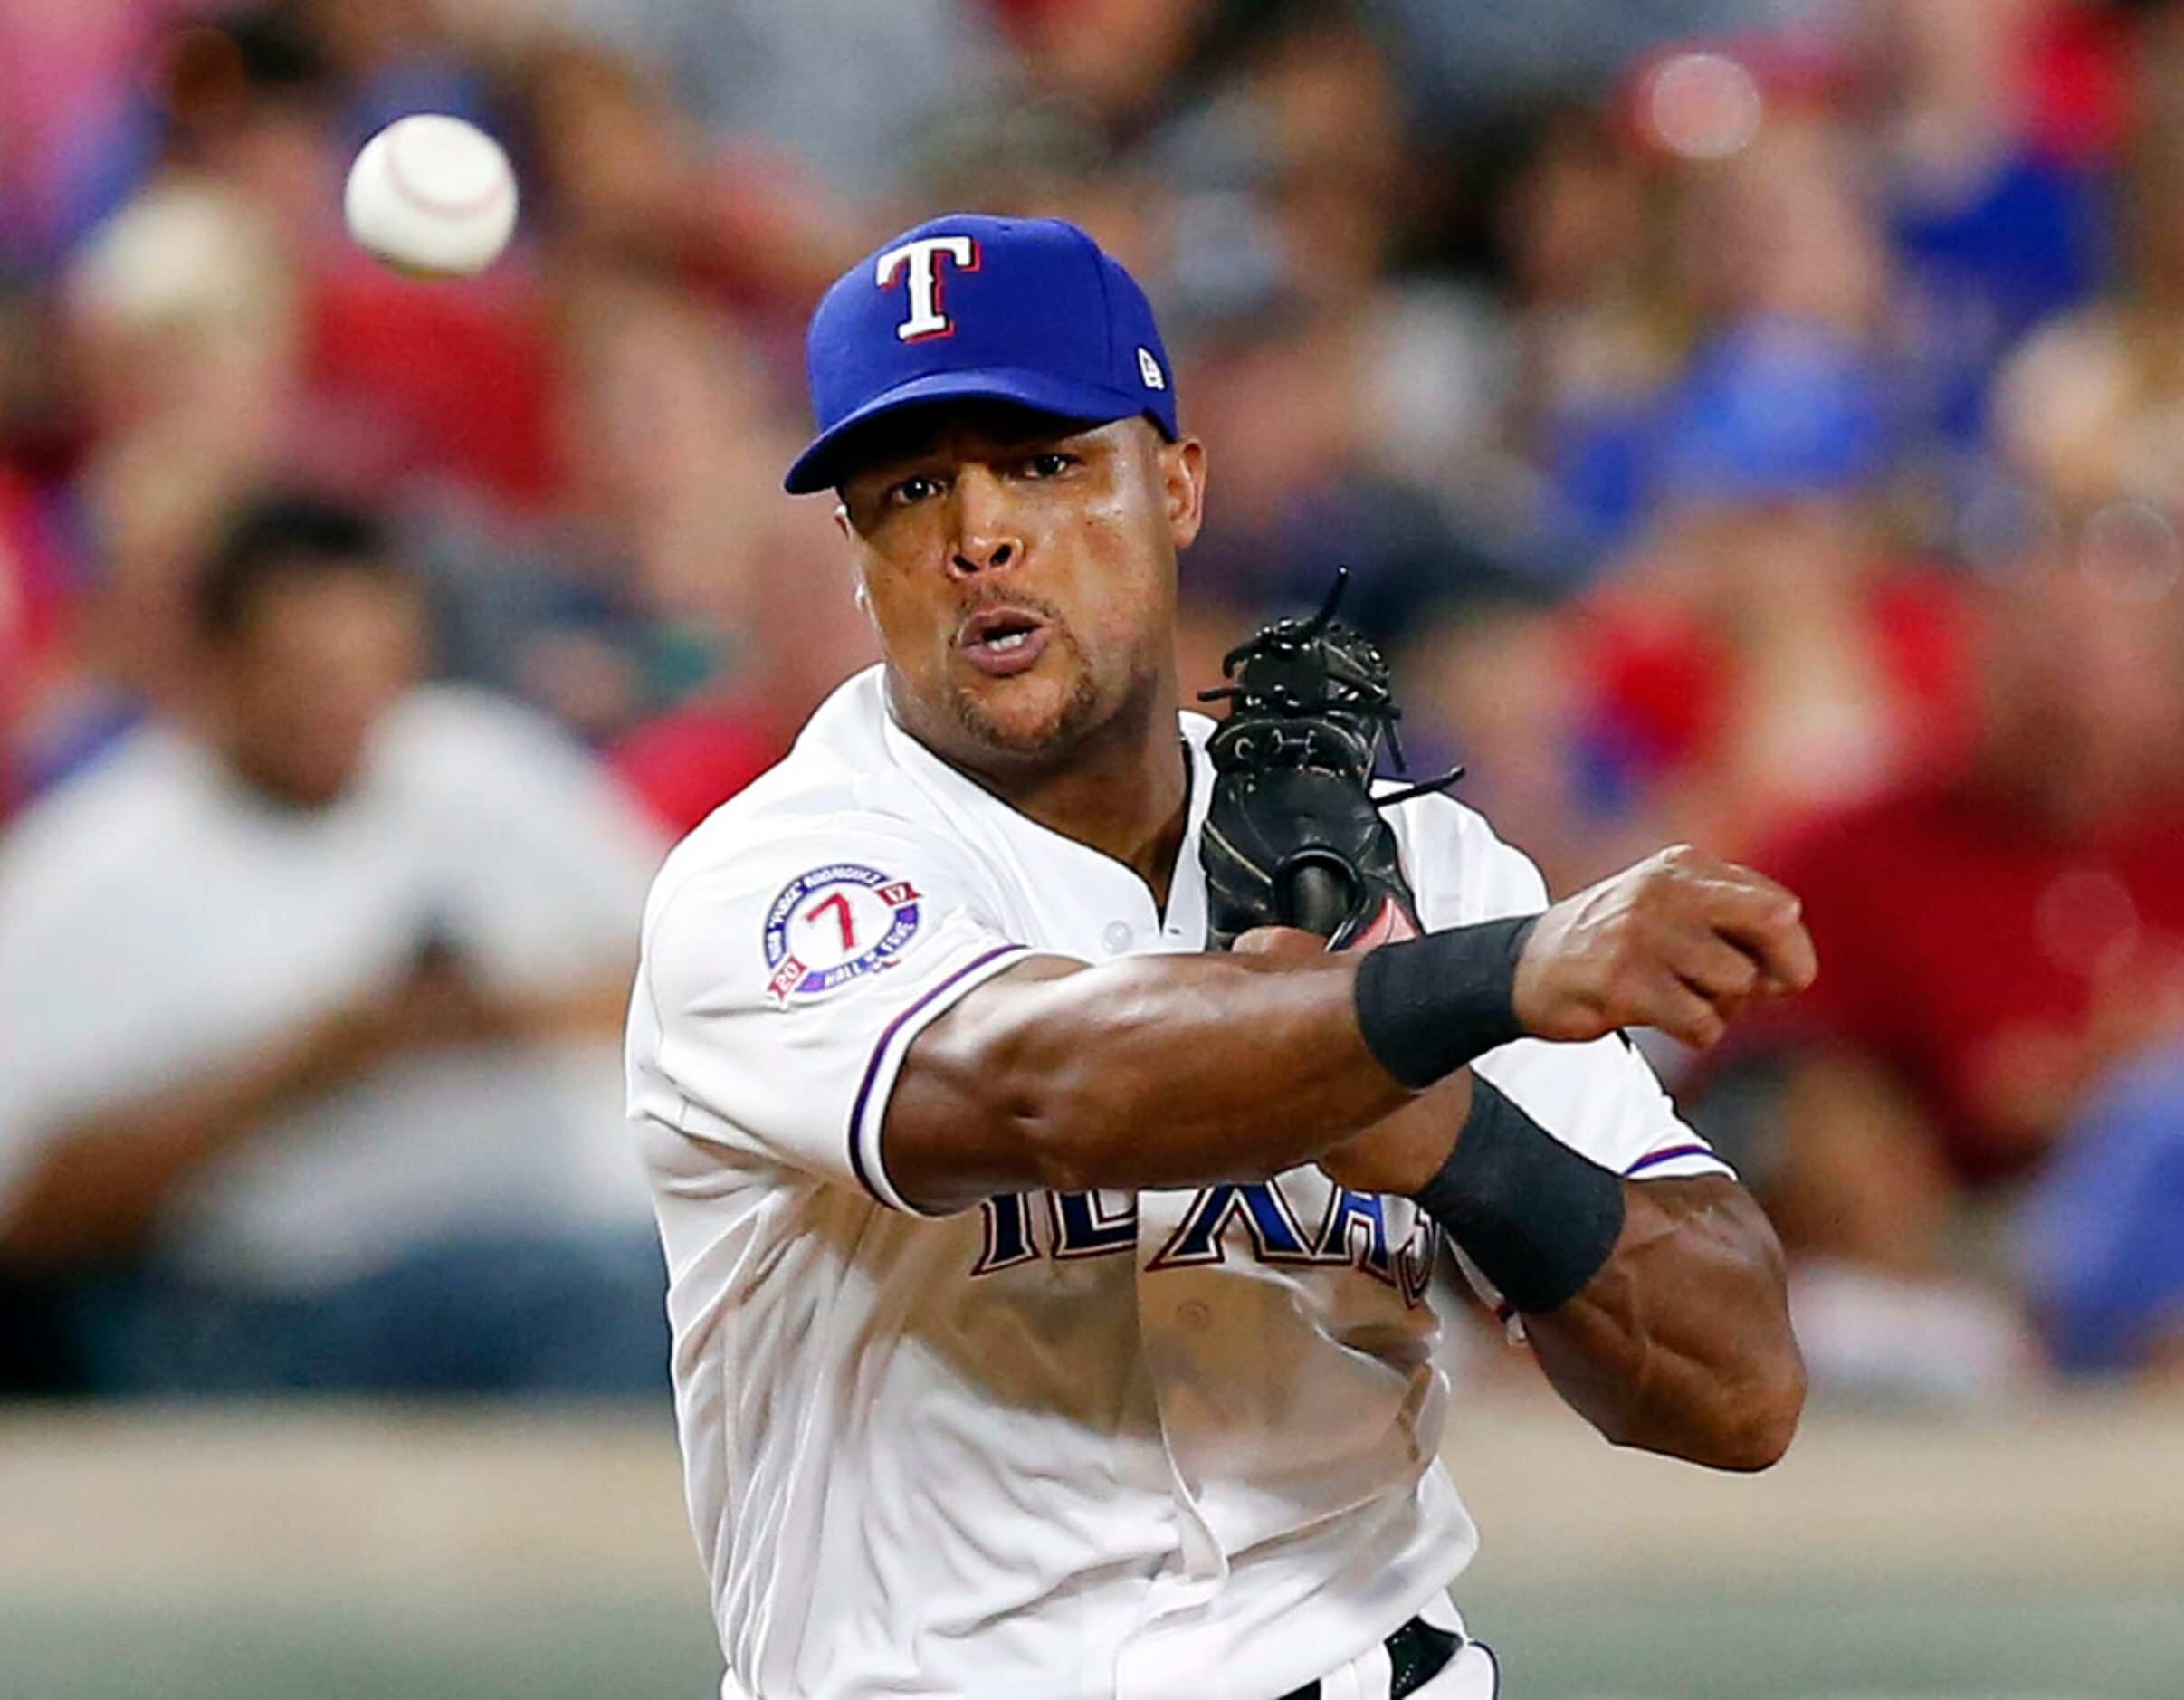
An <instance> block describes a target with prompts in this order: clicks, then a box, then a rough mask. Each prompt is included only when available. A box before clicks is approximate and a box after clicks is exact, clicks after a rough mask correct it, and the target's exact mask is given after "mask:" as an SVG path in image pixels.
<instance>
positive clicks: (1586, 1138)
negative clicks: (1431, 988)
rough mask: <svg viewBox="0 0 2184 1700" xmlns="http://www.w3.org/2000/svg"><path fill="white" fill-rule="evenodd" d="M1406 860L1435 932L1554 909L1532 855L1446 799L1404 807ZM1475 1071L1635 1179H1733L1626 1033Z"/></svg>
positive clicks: (1553, 1129)
mask: <svg viewBox="0 0 2184 1700" xmlns="http://www.w3.org/2000/svg"><path fill="white" fill-rule="evenodd" d="M1403 839H1404V854H1405V858H1406V862H1407V866H1408V867H1409V869H1410V872H1411V875H1412V879H1413V883H1415V884H1416V887H1417V893H1418V903H1419V909H1420V912H1421V918H1422V919H1423V920H1424V921H1425V922H1426V925H1427V926H1428V927H1429V928H1436V929H1437V928H1443V927H1462V926H1470V925H1473V924H1475V923H1477V922H1482V921H1494V920H1499V919H1501V918H1502V917H1504V916H1508V915H1526V914H1533V913H1536V912H1539V911H1540V910H1542V909H1545V908H1546V907H1547V905H1548V903H1549V902H1550V897H1549V895H1548V891H1547V882H1546V881H1545V880H1544V879H1542V878H1541V877H1540V870H1539V869H1538V867H1537V866H1535V865H1534V864H1533V863H1532V860H1531V857H1530V856H1528V855H1525V854H1524V853H1523V852H1522V851H1521V850H1518V849H1516V848H1514V847H1513V846H1512V845H1507V844H1504V843H1503V842H1502V840H1501V839H1500V838H1498V837H1496V836H1494V832H1493V828H1492V827H1491V826H1488V825H1487V824H1486V822H1485V820H1484V819H1483V817H1480V816H1479V815H1477V814H1475V813H1473V811H1472V810H1469V809H1466V808H1464V807H1460V806H1459V805H1457V804H1454V803H1452V802H1450V801H1448V800H1447V799H1446V798H1444V797H1426V798H1421V799H1420V800H1419V802H1418V803H1415V804H1411V805H1409V806H1407V807H1406V808H1405V810H1404V821H1403ZM1473 1067H1474V1068H1475V1069H1476V1070H1477V1072H1478V1073H1479V1074H1480V1075H1481V1076H1483V1078H1484V1079H1486V1080H1489V1081H1492V1082H1493V1084H1494V1085H1495V1086H1496V1087H1498V1088H1499V1089H1500V1090H1501V1091H1502V1094H1504V1095H1505V1096H1507V1097H1508V1098H1509V1099H1510V1101H1511V1102H1512V1103H1514V1104H1516V1105H1517V1107H1518V1108H1519V1109H1521V1110H1522V1111H1523V1112H1524V1113H1525V1114H1527V1115H1529V1116H1530V1117H1531V1119H1532V1120H1533V1121H1535V1122H1538V1123H1539V1124H1540V1126H1541V1127H1543V1128H1545V1129H1546V1130H1547V1131H1548V1132H1550V1133H1552V1134H1553V1135H1554V1136H1555V1137H1556V1138H1557V1139H1559V1140H1560V1141H1562V1142H1563V1143H1564V1144H1566V1145H1568V1146H1569V1147H1570V1148H1571V1149H1572V1150H1573V1151H1578V1152H1580V1153H1582V1154H1583V1155H1585V1156H1587V1157H1589V1158H1591V1159H1592V1160H1593V1161H1595V1162H1596V1163H1598V1164H1599V1165H1601V1167H1603V1168H1605V1169H1611V1170H1614V1171H1615V1172H1616V1173H1617V1174H1619V1175H1626V1176H1630V1177H1632V1178H1634V1179H1667V1178H1670V1177H1675V1176H1686V1175H1705V1174H1732V1173H1733V1172H1734V1171H1733V1170H1731V1168H1730V1166H1729V1165H1728V1164H1727V1163H1725V1162H1723V1161H1722V1160H1721V1158H1720V1157H1718V1156H1716V1155H1715V1154H1714V1151H1713V1148H1712V1146H1710V1145H1708V1144H1707V1142H1706V1141H1704V1140H1702V1139H1701V1138H1700V1137H1699V1135H1698V1134H1697V1133H1696V1132H1693V1130H1692V1129H1691V1127H1690V1126H1689V1125H1687V1124H1686V1123H1685V1122H1684V1121H1683V1118H1682V1117H1680V1116H1679V1115H1677V1113H1676V1110H1675V1105H1674V1103H1671V1102H1670V1101H1669V1096H1668V1094H1667V1093H1666V1092H1664V1091H1663V1090H1662V1087H1661V1083H1660V1081H1659V1079H1658V1078H1656V1077H1655V1074H1654V1072H1653V1068H1652V1066H1651V1065H1649V1064H1648V1063H1647V1062H1646V1060H1645V1057H1644V1056H1642V1055H1639V1053H1638V1050H1637V1047H1636V1046H1634V1045H1632V1044H1631V1043H1630V1041H1629V1040H1628V1039H1626V1038H1625V1037H1623V1036H1621V1035H1620V1034H1614V1035H1610V1036H1608V1037H1607V1038H1602V1039H1595V1040H1593V1041H1591V1042H1590V1043H1589V1044H1584V1045H1558V1044H1551V1043H1549V1042H1548V1041H1546V1040H1543V1039H1520V1040H1518V1041H1517V1042H1516V1043H1515V1044H1513V1045H1505V1046H1502V1047H1501V1048H1500V1049H1498V1050H1494V1051H1490V1052H1488V1053H1487V1054H1486V1055H1483V1056H1482V1057H1480V1058H1479V1059H1478V1061H1477V1062H1476V1063H1474V1064H1473Z"/></svg>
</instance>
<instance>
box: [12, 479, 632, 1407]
mask: <svg viewBox="0 0 2184 1700" xmlns="http://www.w3.org/2000/svg"><path fill="white" fill-rule="evenodd" d="M193 614H194V619H195V629H196V638H195V647H196V657H195V679H194V685H195V690H194V692H193V699H194V700H193V702H192V704H191V706H190V708H189V710H188V711H187V712H177V713H175V714H173V715H170V716H169V717H167V719H166V720H164V721H154V722H152V723H149V724H148V725H146V726H145V727H143V728H142V729H140V730H139V731H137V732H135V733H133V734H131V735H130V736H129V738H128V739H127V740H124V741H123V742H122V743H121V744H120V745H119V747H118V748H117V749H115V750H113V751H112V752H111V753H110V755H108V756H107V757H106V758H105V759H103V760H102V761H101V762H100V764H99V765H97V766H95V767H94V768H92V769H90V770H88V771H87V772H85V773H83V774H81V776H79V777H78V778H75V779H74V780H72V781H71V782H70V783H68V784H66V785H63V786H62V787H61V788H59V789H57V790H55V791H54V792H52V793H51V794H50V795H49V796H48V797H45V798H44V799H43V800H42V801H41V802H40V803H39V804H38V805H37V806H36V807H33V809H32V810H30V811H29V812H28V813H27V814H25V815H24V817H22V818H21V820H20V822H19V823H18V826H17V828H16V830H15V831H14V833H13V835H12V836H10V837H9V839H8V840H7V841H6V842H5V845H0V1008H4V1009H5V1011H6V1016H5V1020H4V1021H0V1258H4V1259H5V1263H6V1265H9V1266H11V1267H13V1268H14V1269H17V1270H28V1271H35V1272H39V1273H41V1274H43V1275H49V1276H50V1275H52V1274H54V1273H56V1272H59V1273H65V1274H67V1275H72V1276H74V1277H79V1278H80V1280H81V1294H82V1296H83V1300H84V1302H83V1304H82V1306H81V1311H82V1318H81V1321H82V1325H83V1327H84V1330H85V1337H84V1339H83V1341H82V1347H83V1350H84V1352H85V1354H86V1356H87V1358H88V1360H89V1361H90V1363H91V1366H92V1374H93V1380H95V1381H96V1382H97V1383H99V1384H100V1385H102V1386H107V1387H111V1388H113V1389H116V1390H146V1391H165V1390H182V1391H187V1390H222V1391H256V1390H271V1389H278V1388H284V1387H312V1388H342V1389H350V1390H403V1391H428V1390H498V1389H510V1388H527V1389H561V1390H583V1391H597V1390H615V1389H624V1388H633V1387H649V1386H651V1385H652V1384H653V1382H654V1381H655V1380H657V1378H658V1377H659V1376H660V1374H661V1368H662V1365H663V1362H664V1352H665V1350H666V1334H665V1330H664V1324H663V1317H662V1313H661V1303H662V1300H661V1294H662V1288H663V1276H662V1273H661V1270H660V1268H659V1265H658V1256H657V1248H656V1246H654V1245H653V1236H652V1232H651V1227H650V1220H649V1212H648V1209H647V1207H646V1204H645V1199H644V1189H643V1186H642V1183H641V1180H640V1179H639V1176H638V1174H637V1171H636V1169H635V1166H634V1162H633V1161H632V1160H631V1159H630V1157H629V1155H628V1153H627V1151H626V1149H625V1143H624V1141H623V1138H622V1126H621V1105H620V1091H619V1066H618V1057H617V1046H616V1044H615V1035H616V1034H617V1033H618V1031H619V1027H620V1023H621V1017H622V1013H623V1008H624V1006H625V1002H626V998H627V988H628V983H629V974H630V966H631V960H632V954H633V940H634V929H635V924H636V920H637V915H638V912H639V908H640V905H641V903H642V901H643V897H644V888H645V884H646V882H647V881H648V879H649V878H650V875H651V874H652V871H653V866H654V864H655V862H656V860H657V854H658V850H659V845H657V843H656V842H655V840H654V839H653V836H652V834H651V833H650V832H649V831H648V830H647V829H646V828H645V827H644V826H643V825H642V824H640V822H639V821H638V819H637V818H636V817H634V814H633V813H632V812H631V810H630V808H629V806H628V805H626V804H625V802H624V801H623V799H622V798H621V797H620V796H619V794H618V793H616V792H615V790H614V789H613V788H611V786H610V785H609V783H608V782H607V781H606V779H605V778H602V777H601V776H600V775H599V774H598V772H597V771H596V769H595V768H594V767H593V765H592V764H591V763H590V761H589V760H588V759H587V758H586V757H585V756H584V755H583V754H582V753H581V752H580V751H579V750H577V748H576V747H575V746H573V745H572V744H570V743H568V742H567V740H565V739H564V738H563V736H562V735H561V734H559V733H558V732H556V731H552V730H550V729H549V728H548V726H547V725H546V724H545V723H544V722H542V721H537V720H534V719H533V718H532V717H531V716H530V715H529V713H528V712H525V711H522V710H520V709H518V708H516V707H514V706H512V705H510V704H508V703H505V702H500V701H498V700H495V699H492V698H491V697H487V696H484V695H482V694H477V693H472V692H459V691H454V690H450V689H445V688H434V687H429V686H425V685H424V684H422V683H420V680H421V678H422V671H423V667H424V659H425V656H424V631H425V621H424V607H423V604H422V599H421V597H420V595H419V593H418V591H417V588H416V587H415V584H414V583H413V581H412V579H411V578H410V576H409V573H408V571H407V569H406V568H405V566H404V565H403V564H402V563H401V562H400V561H399V560H397V559H396V558H395V557H394V556H393V555H392V554H391V552H390V550H389V546H388V545H387V543H386V539H385V536H384V534H383V533H382V532H381V530H380V529H379V528H378V526H377V523H376V522H375V521H374V520H373V519H372V518H371V517H370V516H368V515H367V514H365V513H362V512H358V511H352V510H349V509H346V508H343V507H339V506H336V505H333V504H329V503H326V502H323V501H315V500H311V499H306V498H299V497H273V498H268V499H264V500H262V501H257V502H255V503H253V504H252V505H250V506H249V507H247V508H246V510H245V511H243V513H242V514H241V516H240V517H239V518H238V519H237V521H235V523H234V526H233V528H232V530H230V531H229V533H228V535H227V537H226V538H225V540H224V542H223V543H222V545H221V546H220V547H219V548H218V549H216V550H215V552H214V555H213V558H212V559H211V560H210V562H209V564H208V565H207V567H206V568H205V570H204V572H203V573H202V574H201V575H200V577H199V578H198V580H197V582H196V594H195V600H194V604H193Z"/></svg>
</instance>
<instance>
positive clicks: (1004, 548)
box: [949, 465, 1025, 578]
mask: <svg viewBox="0 0 2184 1700" xmlns="http://www.w3.org/2000/svg"><path fill="white" fill-rule="evenodd" d="M951 497H952V506H953V518H954V525H953V527H952V528H951V530H952V535H951V536H950V538H949V568H950V569H951V570H952V571H954V572H956V573H958V574H959V575H962V576H964V577H967V578H971V577H977V576H978V575H980V574H984V573H991V572H998V571H1001V570H1002V569H1004V568H1010V567H1016V566H1020V565H1021V564H1022V563H1023V560H1024V551H1025V534H1024V528H1023V525H1022V523H1021V516H1020V515H1019V514H1018V512H1017V511H1016V503H1015V502H1014V501H1012V499H1011V497H1010V493H1009V488H1008V483H1007V481H1006V480H1005V479H1002V478H998V477H997V476H995V474H994V473H992V472H991V471H989V470H988V469H987V468H986V467H983V466H978V465H972V466H966V467H965V468H963V469H962V471H961V472H960V473H958V475H957V478H956V481H955V485H954V488H953V490H952V492H951Z"/></svg>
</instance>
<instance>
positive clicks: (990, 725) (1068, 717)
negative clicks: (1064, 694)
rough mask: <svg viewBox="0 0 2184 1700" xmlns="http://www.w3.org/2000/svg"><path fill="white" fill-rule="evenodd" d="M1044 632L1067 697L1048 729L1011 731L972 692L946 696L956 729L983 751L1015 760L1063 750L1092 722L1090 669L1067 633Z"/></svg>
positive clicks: (1096, 699) (1094, 699) (1095, 698)
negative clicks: (1063, 671) (1064, 671)
mask: <svg viewBox="0 0 2184 1700" xmlns="http://www.w3.org/2000/svg"><path fill="white" fill-rule="evenodd" d="M1049 629H1050V630H1052V631H1053V633H1054V639H1053V646H1052V648H1050V650H1049V651H1048V654H1049V655H1051V656H1052V657H1053V658H1054V660H1056V661H1058V662H1061V663H1063V664H1065V665H1066V666H1067V667H1068V668H1069V670H1070V689H1069V697H1068V699H1067V700H1066V701H1065V702H1063V705H1062V710H1061V712H1060V713H1059V714H1057V715H1056V716H1055V717H1054V720H1053V721H1052V722H1051V723H1049V724H1047V725H1044V726H1040V727H1032V728H1026V727H1022V726H1011V725H1008V724H1006V723H1004V722H1003V721H1001V720H999V719H997V718H996V716H995V715H994V714H993V713H991V712H989V711H988V709H987V705H986V703H985V702H983V701H982V700H981V699H980V698H979V697H978V695H977V694H976V693H975V692H969V691H956V692H951V693H950V695H949V706H950V707H951V708H952V709H953V710H954V712H955V716H956V721H957V723H958V725H960V726H961V727H962V728H963V730H964V731H967V732H968V733H969V734H970V735H971V736H972V737H973V738H975V739H977V740H978V741H979V742H980V743H981V744H984V745H985V746H986V747H987V749H989V750H1002V751H1005V752H1006V753H1007V754H1009V755H1014V756H1035V755H1042V754H1046V753H1049V752H1051V751H1053V750H1065V749H1067V748H1068V747H1069V746H1070V745H1072V744H1073V743H1075V742H1076V740H1078V739H1079V738H1081V737H1082V736H1083V734H1084V733H1086V732H1088V731H1092V727H1093V726H1094V724H1095V723H1096V722H1097V721H1098V719H1099V713H1100V689H1099V686H1098V685H1096V684H1094V683H1092V668H1091V667H1090V666H1089V665H1088V664H1086V662H1085V659H1084V652H1083V650H1082V649H1081V648H1079V647H1078V645H1077V640H1076V639H1075V638H1074V637H1073V636H1072V635H1070V633H1069V631H1068V629H1067V628H1066V627H1064V626H1060V625H1055V626H1051V627H1050V628H1049Z"/></svg>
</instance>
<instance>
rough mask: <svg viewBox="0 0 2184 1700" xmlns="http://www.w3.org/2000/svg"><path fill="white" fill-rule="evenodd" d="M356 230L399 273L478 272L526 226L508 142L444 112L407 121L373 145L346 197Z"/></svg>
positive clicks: (353, 170) (354, 169) (351, 175)
mask: <svg viewBox="0 0 2184 1700" xmlns="http://www.w3.org/2000/svg"><path fill="white" fill-rule="evenodd" d="M342 210H343V211H344V212H345V213H346V214H347V215H348V228H349V234H351V235H353V236H355V237H356V239H357V240H358V242H359V243H360V244H363V245H364V247H365V248H367V250H369V251H370V252H371V253H373V254H375V255H376V256H377V257H378V258H379V259H381V260H383V261H385V262H386V263H387V264H388V265H391V266H393V267H395V268H396V270H397V271H401V272H409V273H411V274H412V275H414V276H420V277H468V276H470V275H471V274H472V272H482V271H483V270H484V269H485V268H486V267H487V266H489V265H491V263H493V262H494V261H495V260H496V259H498V258H499V257H500V254H501V249H503V248H505V247H507V246H508V239H509V235H510V233H511V232H512V231H514V229H515V227H516V174H515V172H514V171H513V170H512V169H510V166H509V163H508V155H507V154H505V153H504V152H502V151H501V144H500V143H499V142H497V141H495V140H494V139H493V138H491V136H488V135H487V134H486V133H485V132H484V131H483V130H482V129H478V128H477V126H476V125H474V124H466V123H464V122H463V119H459V118H448V117H445V116H443V114H440V113H437V112H418V113H415V114H413V115H412V116H410V117H408V118H404V119H396V120H395V121H394V122H393V123H392V124H389V125H388V126H387V127H386V129H383V130H381V131H380V132H379V133H378V134H377V136H375V137H373V138H371V140H369V141H367V142H366V143H365V144H364V151H363V152H361V153H359V154H358V156H357V163H356V164H355V165H353V166H351V167H349V168H348V190H347V192H346V193H345V194H344V195H343V196H342Z"/></svg>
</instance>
